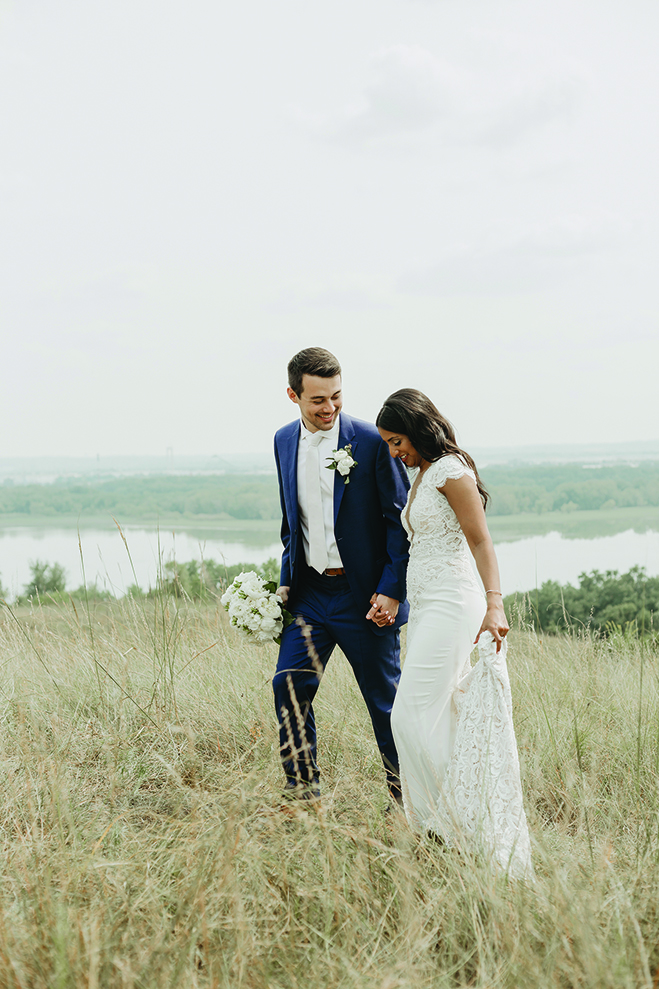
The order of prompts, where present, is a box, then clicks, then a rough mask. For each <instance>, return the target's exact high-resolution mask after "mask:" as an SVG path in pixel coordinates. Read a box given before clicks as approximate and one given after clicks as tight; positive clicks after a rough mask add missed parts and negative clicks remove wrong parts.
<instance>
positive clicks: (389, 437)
mask: <svg viewBox="0 0 659 989" xmlns="http://www.w3.org/2000/svg"><path fill="white" fill-rule="evenodd" d="M378 433H379V434H380V436H381V437H382V439H383V440H384V442H385V443H386V444H387V446H388V447H389V453H390V454H391V456H392V457H393V458H394V460H396V459H398V460H402V461H403V463H404V464H405V466H406V467H427V463H426V461H425V460H424V459H423V457H422V456H421V454H420V453H418V451H417V450H415V449H414V447H413V446H412V444H411V443H410V439H409V436H405V434H404V433H390V432H389V430H388V429H380V427H379V426H378Z"/></svg>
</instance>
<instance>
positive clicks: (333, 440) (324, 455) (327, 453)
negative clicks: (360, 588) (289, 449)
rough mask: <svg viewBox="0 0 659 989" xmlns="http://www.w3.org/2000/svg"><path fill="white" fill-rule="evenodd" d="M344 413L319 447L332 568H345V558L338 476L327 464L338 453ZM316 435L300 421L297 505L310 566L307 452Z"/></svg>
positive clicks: (328, 548) (305, 552)
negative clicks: (337, 524) (339, 537)
mask: <svg viewBox="0 0 659 989" xmlns="http://www.w3.org/2000/svg"><path fill="white" fill-rule="evenodd" d="M339 420H340V413H339V415H338V416H337V417H336V422H335V423H334V425H333V426H332V428H331V429H328V430H327V431H326V432H323V437H322V439H321V440H320V442H319V443H318V462H319V471H320V497H321V501H322V505H323V522H324V523H325V544H326V546H327V566H328V568H334V567H342V566H343V563H342V561H341V556H340V554H339V550H338V547H337V545H336V539H335V537H334V481H335V478H336V475H337V472H336V471H335V470H328V469H327V466H326V465H327V464H328V463H329V459H328V458H331V457H332V451H333V450H336V449H338V445H339V430H340V422H339ZM311 435H314V434H312V433H311V431H310V430H309V429H307V427H306V426H305V425H304V423H303V422H302V421H301V420H300V439H299V441H298V454H297V504H298V509H299V515H300V527H301V529H302V541H303V543H304V554H305V557H306V560H307V563H308V562H309V523H308V515H307V481H306V476H307V475H306V468H307V449H308V445H307V442H306V437H307V436H311ZM337 483H343V478H342V477H341V476H340V475H339V477H338V480H337Z"/></svg>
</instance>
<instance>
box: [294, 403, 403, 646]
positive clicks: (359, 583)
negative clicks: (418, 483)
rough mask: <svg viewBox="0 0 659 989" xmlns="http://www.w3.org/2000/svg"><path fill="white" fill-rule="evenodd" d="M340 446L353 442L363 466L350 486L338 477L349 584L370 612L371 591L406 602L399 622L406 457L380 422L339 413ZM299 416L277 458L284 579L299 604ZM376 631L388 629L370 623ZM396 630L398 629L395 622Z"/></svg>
mask: <svg viewBox="0 0 659 989" xmlns="http://www.w3.org/2000/svg"><path fill="white" fill-rule="evenodd" d="M340 416H341V421H340V429H339V448H341V447H344V446H346V445H347V444H348V443H350V444H352V456H353V458H354V459H355V460H356V461H357V466H356V467H354V468H353V469H352V470H351V472H350V475H349V476H350V482H349V484H344V482H343V478H342V477H341V475H340V474H339V473H338V472H337V474H336V476H335V480H334V535H335V538H336V544H337V547H338V550H339V553H340V554H341V560H342V562H343V566H344V567H345V571H346V577H347V578H348V583H349V585H350V589H351V591H352V593H353V595H354V597H355V599H356V600H357V601H358V602H359V604H360V606H362V605H363V607H364V614H366V612H367V611H368V609H369V607H370V605H369V601H370V599H371V595H372V594H373V593H374V592H376V593H378V594H386V595H387V596H388V597H392V598H396V599H397V600H398V601H400V602H401V604H400V608H399V610H398V616H397V618H396V623H395V627H398V626H400V625H402V624H404V623H405V622H406V621H407V616H408V612H409V606H408V604H407V601H406V600H405V597H406V593H407V592H406V573H407V560H408V550H409V547H408V542H407V536H406V534H405V530H404V529H403V527H402V525H401V521H400V513H401V511H402V510H403V508H404V506H405V502H406V500H407V491H408V488H409V481H408V479H407V472H406V470H405V468H404V467H403V465H402V464H401V463H400V461H399V460H394V459H392V457H391V456H390V455H389V450H388V449H387V446H386V444H385V443H383V442H382V439H381V437H380V434H379V433H378V431H377V429H376V428H375V426H373V425H372V424H371V423H369V422H362V421H361V420H359V419H352V418H351V417H350V416H348V415H346V413H345V412H341V413H340ZM299 436H300V421H299V419H298V420H296V421H295V422H290V423H289V424H288V425H287V426H282V428H281V429H279V430H278V431H277V433H276V435H275V460H276V462H277V476H278V478H279V496H280V499H281V512H282V524H281V540H282V543H283V545H284V552H283V556H282V561H281V583H282V585H283V586H287V587H290V589H291V590H290V597H291V603H292V605H293V606H294V605H295V597H296V594H297V591H298V582H299V579H300V575H301V572H302V573H303V572H304V568H305V557H304V544H303V540H302V532H301V530H300V526H299V521H298V518H299V516H298V500H297V454H298V441H299ZM369 624H370V625H372V627H373V631H374V632H375V633H376V634H381V633H383V632H386V629H380V628H378V626H377V625H376V624H375V622H370V623H369ZM390 627H394V626H390Z"/></svg>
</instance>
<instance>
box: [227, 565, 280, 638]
mask: <svg viewBox="0 0 659 989" xmlns="http://www.w3.org/2000/svg"><path fill="white" fill-rule="evenodd" d="M276 590H277V585H276V584H275V582H274V581H273V580H269V581H266V580H264V579H263V577H259V575H258V574H257V573H255V571H254V570H247V571H245V572H244V573H239V574H238V576H237V577H236V579H235V580H234V581H233V583H232V584H231V586H230V587H229V588H227V590H226V592H225V593H224V594H223V595H222V598H221V602H222V604H223V605H224V607H225V609H226V610H227V611H228V612H229V618H230V620H231V624H232V625H233V627H234V628H237V629H238V631H239V632H243V633H244V634H245V635H249V636H250V637H251V638H252V639H255V640H256V642H276V643H277V644H279V643H280V642H281V633H282V632H283V631H284V629H285V628H286V626H287V625H290V623H291V622H292V621H293V616H292V615H290V614H289V613H288V611H286V609H285V608H284V605H283V604H282V600H281V598H279V597H277V595H276V594H275V591H276Z"/></svg>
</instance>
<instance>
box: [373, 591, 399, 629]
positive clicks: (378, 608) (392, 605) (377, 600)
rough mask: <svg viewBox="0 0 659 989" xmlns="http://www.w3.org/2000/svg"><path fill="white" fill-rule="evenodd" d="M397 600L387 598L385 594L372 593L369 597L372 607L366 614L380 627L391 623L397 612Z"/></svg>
mask: <svg viewBox="0 0 659 989" xmlns="http://www.w3.org/2000/svg"><path fill="white" fill-rule="evenodd" d="M399 603H400V602H399V601H396V599H395V598H388V597H387V596H386V594H373V596H372V597H371V604H372V606H373V607H372V608H371V610H370V611H369V613H368V614H367V616H366V617H367V618H368V620H369V621H373V622H375V624H376V625H378V626H379V627H380V628H384V627H385V626H386V625H393V624H394V622H395V621H396V615H397V614H398V605H399Z"/></svg>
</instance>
